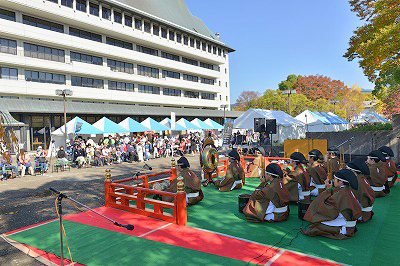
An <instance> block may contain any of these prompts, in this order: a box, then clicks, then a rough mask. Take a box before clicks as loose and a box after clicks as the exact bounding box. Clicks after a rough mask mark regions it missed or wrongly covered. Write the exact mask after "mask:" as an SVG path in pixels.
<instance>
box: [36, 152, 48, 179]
mask: <svg viewBox="0 0 400 266" xmlns="http://www.w3.org/2000/svg"><path fill="white" fill-rule="evenodd" d="M46 156H47V152H46V151H44V150H43V148H42V146H39V147H38V149H37V151H36V153H35V164H36V166H37V167H39V168H40V170H41V171H42V173H45V172H47V159H46Z"/></svg>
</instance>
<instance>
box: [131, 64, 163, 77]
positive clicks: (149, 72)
mask: <svg viewBox="0 0 400 266" xmlns="http://www.w3.org/2000/svg"><path fill="white" fill-rule="evenodd" d="M137 69H138V75H142V76H146V77H152V78H157V79H158V78H159V72H160V71H159V69H158V68H152V67H147V66H141V65H138V66H137Z"/></svg>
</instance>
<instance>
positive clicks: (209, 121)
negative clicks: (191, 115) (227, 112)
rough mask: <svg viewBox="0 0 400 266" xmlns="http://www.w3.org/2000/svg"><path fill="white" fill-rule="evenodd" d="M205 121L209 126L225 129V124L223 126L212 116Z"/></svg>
mask: <svg viewBox="0 0 400 266" xmlns="http://www.w3.org/2000/svg"><path fill="white" fill-rule="evenodd" d="M204 123H206V124H207V125H209V126H212V128H213V129H224V127H223V126H221V125H220V124H218V123H217V122H215V121H214V120H212V119H211V118H207V119H206V120H204Z"/></svg>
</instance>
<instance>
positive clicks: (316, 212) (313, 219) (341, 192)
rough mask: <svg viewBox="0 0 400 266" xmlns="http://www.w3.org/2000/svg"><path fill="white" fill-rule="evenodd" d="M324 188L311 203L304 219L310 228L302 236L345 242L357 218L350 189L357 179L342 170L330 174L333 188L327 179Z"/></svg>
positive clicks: (356, 185) (356, 187) (351, 234)
mask: <svg viewBox="0 0 400 266" xmlns="http://www.w3.org/2000/svg"><path fill="white" fill-rule="evenodd" d="M325 185H326V190H325V191H324V192H322V193H321V194H320V195H319V196H318V197H317V198H316V199H315V200H314V201H313V202H312V203H311V205H310V207H309V208H308V210H307V213H306V215H305V216H304V220H306V221H309V222H310V223H311V225H310V227H309V229H307V230H302V233H303V234H305V235H308V236H324V237H328V238H332V239H339V240H342V239H348V238H350V237H352V236H354V235H355V233H356V232H357V228H356V223H357V219H358V218H359V217H360V216H361V207H360V204H359V203H358V201H357V199H356V197H355V196H354V194H353V192H352V190H351V188H353V189H358V184H357V177H356V176H355V175H354V173H353V172H352V171H350V170H348V169H343V170H340V171H339V172H337V173H336V174H335V175H334V188H332V182H331V181H329V180H328V179H327V180H326V181H325Z"/></svg>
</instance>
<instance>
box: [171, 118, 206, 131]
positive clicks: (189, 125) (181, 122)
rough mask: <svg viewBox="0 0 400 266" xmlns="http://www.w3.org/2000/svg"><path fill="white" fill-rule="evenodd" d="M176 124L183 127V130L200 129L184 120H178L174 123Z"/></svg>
mask: <svg viewBox="0 0 400 266" xmlns="http://www.w3.org/2000/svg"><path fill="white" fill-rule="evenodd" d="M176 124H178V125H180V126H182V127H184V128H185V129H195V130H198V129H201V128H200V127H198V126H196V125H194V124H192V123H190V122H189V121H187V120H186V119H185V118H181V119H179V120H178V121H176Z"/></svg>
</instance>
